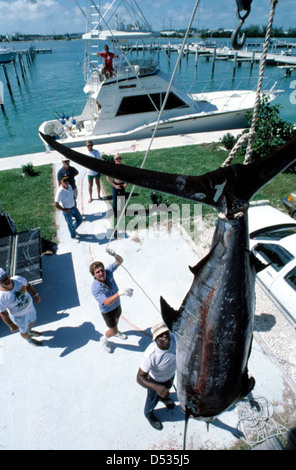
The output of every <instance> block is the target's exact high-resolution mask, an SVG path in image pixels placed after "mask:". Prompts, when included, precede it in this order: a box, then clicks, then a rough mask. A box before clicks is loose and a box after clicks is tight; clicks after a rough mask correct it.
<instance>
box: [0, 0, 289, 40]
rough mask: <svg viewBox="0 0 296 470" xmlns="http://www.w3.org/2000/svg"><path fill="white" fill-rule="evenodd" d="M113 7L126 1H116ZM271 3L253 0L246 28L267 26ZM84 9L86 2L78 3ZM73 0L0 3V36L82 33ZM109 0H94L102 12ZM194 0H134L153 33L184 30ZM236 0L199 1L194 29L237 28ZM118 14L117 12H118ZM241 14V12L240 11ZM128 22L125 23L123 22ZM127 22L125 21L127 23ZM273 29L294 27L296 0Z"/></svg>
mask: <svg viewBox="0 0 296 470" xmlns="http://www.w3.org/2000/svg"><path fill="white" fill-rule="evenodd" d="M115 1H116V5H118V4H124V1H125V0H115ZM270 1H271V0H253V2H252V5H251V13H250V15H249V17H248V18H247V19H246V22H245V26H250V25H259V26H262V25H266V24H267V22H268V18H269V12H270ZM77 2H78V4H79V5H80V6H81V7H85V6H86V3H87V0H77ZM77 2H76V1H75V0H9V1H8V0H0V34H2V35H3V34H7V33H13V32H20V33H23V34H30V33H35V34H62V33H75V32H84V31H85V18H84V16H83V14H82V12H81V10H80V9H79V7H78V5H77ZM111 2H112V0H109V1H104V0H101V1H99V0H97V1H96V3H97V4H99V3H100V4H101V7H102V9H103V8H106V6H108V5H110V4H111ZM196 2H197V0H183V1H180V0H137V4H138V6H139V7H140V9H141V11H142V12H143V14H144V15H145V17H146V18H147V20H148V22H149V23H150V24H151V25H152V27H153V29H154V30H156V31H159V30H165V29H185V28H187V26H188V23H189V20H190V18H191V16H192V12H193V9H194V6H195V5H196ZM236 10H237V4H236V0H200V2H199V7H198V10H197V14H196V16H195V19H194V22H193V26H195V27H197V28H199V29H204V28H210V29H214V28H220V27H221V28H235V27H236V26H237V25H238V22H239V21H238V19H237V16H236ZM118 13H119V14H120V9H119V10H118ZM243 13H244V12H243ZM126 21H127V20H126ZM128 22H129V21H127V23H128ZM273 24H274V26H276V27H283V29H288V28H290V27H296V0H279V1H278V4H277V6H276V13H275V19H274V23H273Z"/></svg>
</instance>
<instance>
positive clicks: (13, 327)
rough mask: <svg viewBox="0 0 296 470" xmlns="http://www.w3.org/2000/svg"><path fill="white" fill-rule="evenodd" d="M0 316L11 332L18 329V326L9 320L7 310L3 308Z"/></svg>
mask: <svg viewBox="0 0 296 470" xmlns="http://www.w3.org/2000/svg"><path fill="white" fill-rule="evenodd" d="M0 318H1V320H2V321H3V323H5V325H7V326H8V328H9V329H10V331H11V333H14V332H15V331H18V327H17V326H16V325H15V324H14V323H13V322H12V321H11V320H10V318H9V316H8V312H7V310H4V311H3V312H0Z"/></svg>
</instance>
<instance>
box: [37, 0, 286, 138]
mask: <svg viewBox="0 0 296 470" xmlns="http://www.w3.org/2000/svg"><path fill="white" fill-rule="evenodd" d="M128 3H130V4H132V5H131V6H132V8H130V10H131V11H132V12H133V14H134V13H135V12H136V11H137V4H136V3H135V2H134V0H129V2H128ZM116 11H117V9H116V8H115V15H114V16H113V17H112V16H111V17H110V18H111V19H112V21H113V20H114V18H115V28H110V29H106V25H108V23H109V24H110V18H109V21H108V22H107V20H106V16H105V15H103V16H102V15H101V12H100V10H99V8H98V7H95V5H94V2H91V4H90V12H89V17H88V28H89V30H88V32H87V33H86V34H85V36H84V39H85V40H86V41H87V42H88V43H89V45H90V49H89V51H90V52H89V54H88V56H87V57H88V64H87V69H88V76H87V80H86V84H85V87H84V92H85V93H86V94H87V95H88V98H87V102H86V105H85V107H84V110H83V111H82V113H81V114H80V115H78V116H71V117H70V116H62V117H61V119H55V120H50V121H46V122H44V123H42V124H41V126H40V128H39V131H40V132H41V133H42V134H45V135H50V136H53V137H55V138H57V139H59V140H60V141H61V143H62V144H63V145H66V146H69V147H77V146H83V145H84V144H85V141H86V140H87V139H91V140H92V141H93V142H94V144H102V143H107V142H115V141H124V140H135V139H136V140H137V139H144V138H151V136H152V135H155V136H169V135H178V134H188V133H197V132H209V131H216V130H229V129H239V128H243V127H246V125H247V121H246V113H247V111H251V110H252V109H253V107H254V105H255V100H256V92H255V91H252V90H228V91H214V92H209V93H205V92H204V93H195V94H192V93H186V92H185V91H184V90H183V89H182V88H181V87H180V86H179V85H178V84H177V83H175V81H174V82H173V83H171V77H170V76H169V75H167V74H165V73H164V72H163V71H162V70H160V68H159V64H158V62H156V61H155V60H154V58H153V57H152V58H148V57H149V56H148V51H149V48H147V51H146V53H145V51H144V52H143V53H142V55H141V57H140V56H139V54H137V58H134V59H132V58H130V55H129V44H131V43H132V42H134V41H137V40H138V41H144V40H147V39H148V38H150V39H152V40H155V37H154V34H153V31H152V28H150V26H149V24H148V23H147V21H146V20H145V19H144V20H143V18H142V16H141V22H140V20H139V19H138V18H137V19H136V20H135V21H134V22H133V23H132V24H131V25H128V26H125V24H124V23H123V22H122V21H118V16H117V13H116ZM103 28H104V29H103ZM106 43H110V44H111V46H110V49H111V48H112V50H113V51H114V52H115V54H116V57H115V58H113V61H114V70H113V73H112V76H110V75H109V76H106V75H105V74H104V67H103V65H102V64H100V63H99V52H100V51H101V49H102V44H106ZM277 93H278V92H276V91H274V90H268V91H265V92H264V94H265V95H266V96H268V99H269V100H273V99H274V98H275V97H276V96H277ZM155 128H156V130H155Z"/></svg>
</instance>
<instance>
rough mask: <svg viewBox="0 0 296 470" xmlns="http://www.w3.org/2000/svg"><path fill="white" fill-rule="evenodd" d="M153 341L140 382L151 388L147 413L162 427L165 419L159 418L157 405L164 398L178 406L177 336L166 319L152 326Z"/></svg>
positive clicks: (157, 425) (167, 402) (156, 425)
mask: <svg viewBox="0 0 296 470" xmlns="http://www.w3.org/2000/svg"><path fill="white" fill-rule="evenodd" d="M151 331H152V338H153V342H152V343H151V344H150V345H149V346H148V348H147V349H146V351H145V353H144V356H143V358H142V361H141V363H140V367H139V370H138V374H137V382H138V384H140V385H142V387H144V388H147V390H148V391H147V398H146V403H145V408H144V415H145V417H146V418H147V419H148V421H149V423H150V424H151V426H153V427H154V428H155V429H157V430H159V431H161V430H162V429H163V425H162V423H161V422H160V421H159V420H158V419H157V418H156V416H155V414H154V409H155V407H156V405H157V403H158V402H159V400H161V401H162V402H163V403H164V404H165V405H166V407H167V408H169V409H171V408H174V406H175V404H174V402H173V400H172V399H171V398H170V396H169V394H170V388H171V387H172V385H173V380H174V376H175V371H176V345H175V340H174V337H173V336H171V334H170V332H169V329H168V328H167V326H166V325H165V324H164V323H163V322H162V323H158V324H157V325H155V326H154V327H153V328H151Z"/></svg>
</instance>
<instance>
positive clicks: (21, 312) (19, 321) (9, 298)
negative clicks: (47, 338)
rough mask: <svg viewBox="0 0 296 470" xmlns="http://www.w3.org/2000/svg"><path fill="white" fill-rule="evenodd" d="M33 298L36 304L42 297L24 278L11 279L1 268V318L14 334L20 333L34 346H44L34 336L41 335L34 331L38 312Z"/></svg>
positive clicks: (15, 277)
mask: <svg viewBox="0 0 296 470" xmlns="http://www.w3.org/2000/svg"><path fill="white" fill-rule="evenodd" d="M32 296H33V298H34V301H35V303H36V304H39V302H40V301H41V297H40V296H39V294H38V293H37V292H36V290H35V289H34V287H33V286H32V285H31V284H30V283H29V282H28V281H27V280H26V279H25V278H23V277H21V276H14V277H9V275H8V274H7V272H6V271H5V270H4V269H2V268H0V317H1V319H2V320H3V322H4V323H5V324H6V325H7V326H8V327H9V328H10V331H11V332H12V333H14V332H15V331H19V332H20V334H21V336H22V337H23V338H24V339H26V340H27V341H28V342H29V343H31V344H33V345H34V346H42V342H40V341H36V340H35V339H34V338H33V336H40V333H38V332H37V331H33V330H32V327H33V325H34V323H35V321H36V310H35V307H34V305H33V300H32Z"/></svg>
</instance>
